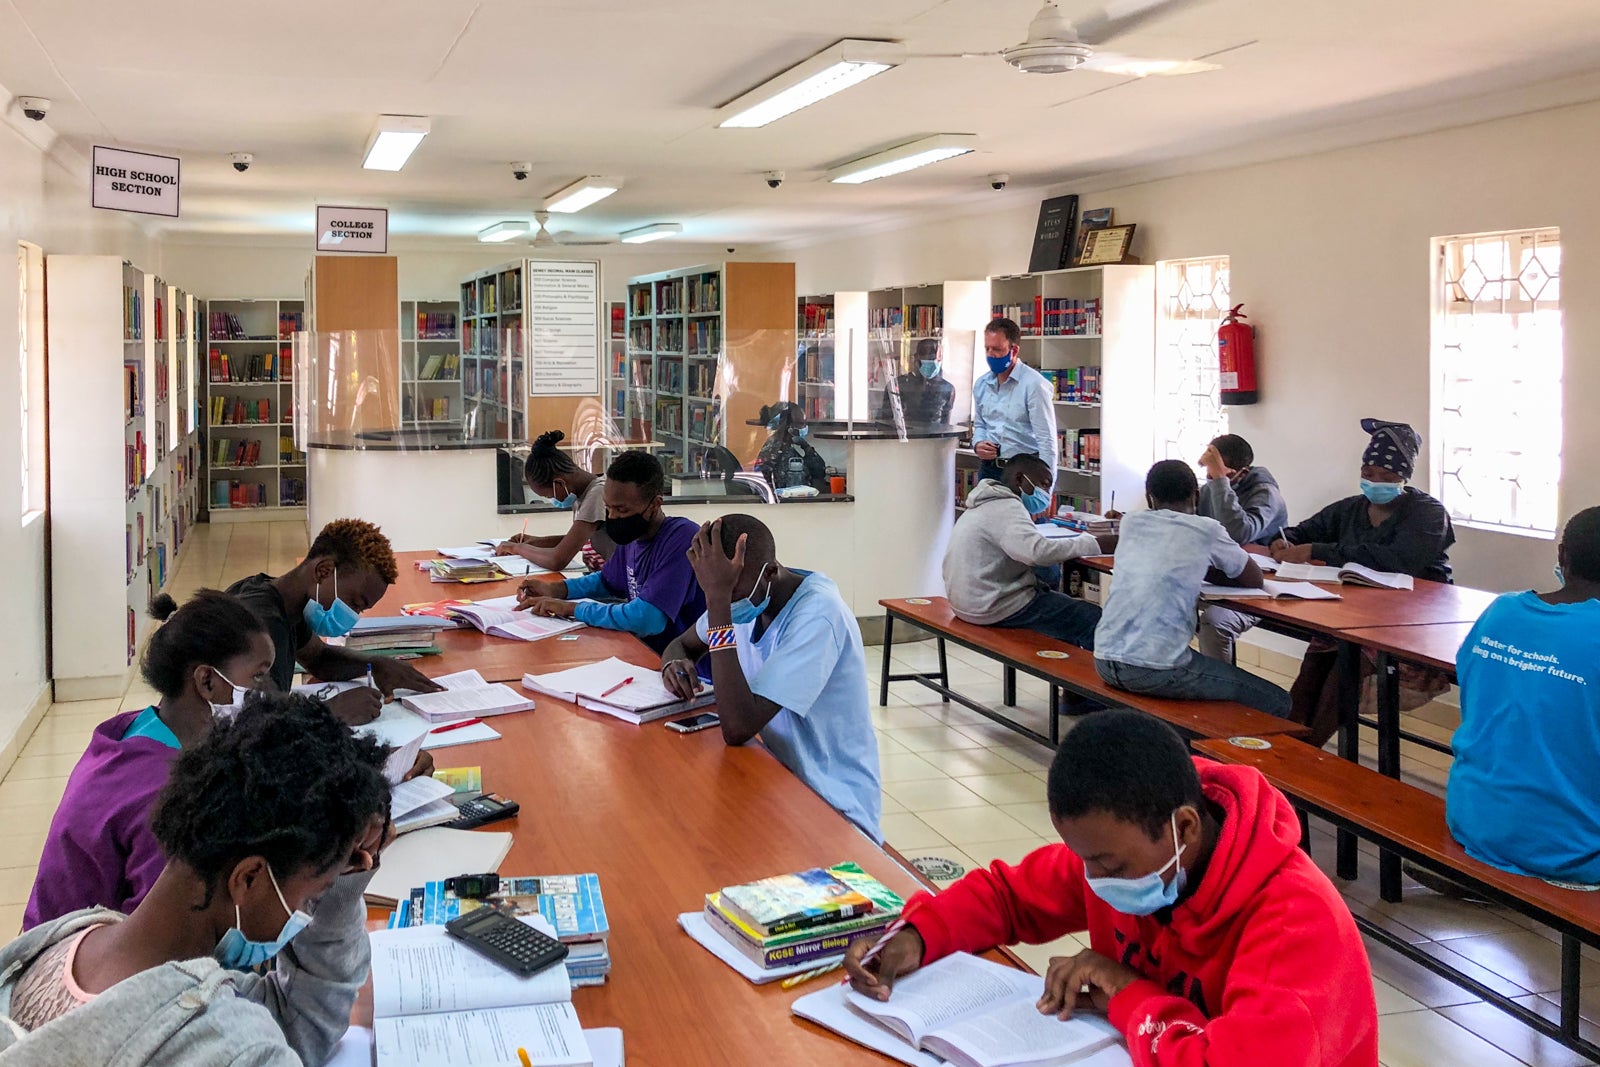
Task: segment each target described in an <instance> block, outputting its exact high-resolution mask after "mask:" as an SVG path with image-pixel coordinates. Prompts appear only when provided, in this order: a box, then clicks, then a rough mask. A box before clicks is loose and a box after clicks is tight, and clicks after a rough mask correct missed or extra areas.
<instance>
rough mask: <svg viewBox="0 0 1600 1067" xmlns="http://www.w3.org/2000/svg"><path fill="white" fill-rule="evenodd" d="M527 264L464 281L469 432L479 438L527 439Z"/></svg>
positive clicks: (464, 383)
mask: <svg viewBox="0 0 1600 1067" xmlns="http://www.w3.org/2000/svg"><path fill="white" fill-rule="evenodd" d="M525 262H526V261H525V260H513V261H511V262H510V263H502V264H500V265H499V266H496V267H491V268H489V269H488V270H484V271H479V272H477V273H476V274H473V275H471V276H469V277H468V278H466V279H465V280H463V281H462V283H461V296H460V301H459V312H460V322H461V377H462V404H463V410H464V412H465V416H466V423H465V425H466V430H467V434H468V436H470V437H473V438H476V439H479V440H500V441H526V440H527V439H528V399H527V396H526V393H527V377H526V367H525V366H524V360H525V358H526V357H525V356H524V355H523V351H524V346H525V339H526V337H527V332H528V326H527V309H526V308H525V307H524V306H523V300H522V296H523V293H524V291H525V285H524V283H525V280H526V277H525V272H524V267H523V264H524V263H525Z"/></svg>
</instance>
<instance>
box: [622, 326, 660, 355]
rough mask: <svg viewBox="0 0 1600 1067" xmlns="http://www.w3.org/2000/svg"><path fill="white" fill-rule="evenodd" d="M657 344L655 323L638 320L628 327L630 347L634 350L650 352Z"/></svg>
mask: <svg viewBox="0 0 1600 1067" xmlns="http://www.w3.org/2000/svg"><path fill="white" fill-rule="evenodd" d="M654 346H655V328H654V324H653V323H649V322H636V323H634V324H633V325H632V326H630V327H628V348H629V349H630V350H632V351H634V352H649V351H651V350H652V349H653V348H654Z"/></svg>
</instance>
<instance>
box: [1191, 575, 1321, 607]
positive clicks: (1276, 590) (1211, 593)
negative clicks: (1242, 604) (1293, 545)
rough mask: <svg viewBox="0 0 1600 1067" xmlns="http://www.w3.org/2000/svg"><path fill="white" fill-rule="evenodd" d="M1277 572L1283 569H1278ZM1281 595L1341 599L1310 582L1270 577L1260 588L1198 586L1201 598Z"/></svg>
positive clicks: (1236, 598) (1248, 598) (1247, 597)
mask: <svg viewBox="0 0 1600 1067" xmlns="http://www.w3.org/2000/svg"><path fill="white" fill-rule="evenodd" d="M1278 573H1279V574H1282V573H1283V571H1282V570H1279V571H1278ZM1281 597H1297V598H1299V599H1300V600H1341V599H1343V598H1342V597H1340V596H1339V594H1338V593H1335V592H1332V591H1331V590H1328V589H1323V588H1322V587H1320V586H1315V585H1312V584H1311V583H1310V582H1275V581H1273V580H1272V579H1271V578H1266V579H1263V580H1262V583H1261V588H1260V589H1245V588H1243V587H1241V586H1237V585H1212V584H1210V583H1209V582H1208V583H1206V584H1205V585H1202V586H1201V587H1200V598H1201V599H1202V600H1277V599H1279V598H1281Z"/></svg>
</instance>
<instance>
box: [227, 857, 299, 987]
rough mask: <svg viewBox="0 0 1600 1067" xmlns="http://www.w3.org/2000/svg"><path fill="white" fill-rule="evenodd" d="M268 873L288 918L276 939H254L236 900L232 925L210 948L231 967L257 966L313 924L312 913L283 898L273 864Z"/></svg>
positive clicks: (237, 969)
mask: <svg viewBox="0 0 1600 1067" xmlns="http://www.w3.org/2000/svg"><path fill="white" fill-rule="evenodd" d="M267 877H268V878H270V879H272V891H273V892H274V893H276V894H278V903H279V904H282V905H283V910H284V912H285V913H286V914H287V915H288V916H289V918H288V920H287V921H285V922H284V924H283V929H282V930H281V931H279V933H278V937H277V939H276V940H274V941H252V940H250V939H249V938H248V937H245V936H244V931H243V930H241V929H240V928H239V927H240V923H241V922H242V921H243V920H242V916H240V914H239V905H237V904H235V905H234V906H233V928H232V929H230V930H229V931H228V932H227V933H225V934H223V935H222V940H221V941H218V942H217V947H216V948H214V949H212V950H211V956H212V958H213V959H215V960H216V961H217V962H218V963H220V964H222V966H224V967H226V968H227V969H228V970H230V971H253V970H255V969H256V968H257V967H259V966H261V965H262V964H263V963H266V962H267V961H268V960H270V959H271V958H272V957H274V956H276V955H277V954H278V953H280V952H282V951H283V946H285V945H287V944H288V943H289V942H290V941H293V940H294V938H295V935H296V934H298V933H300V931H302V930H304V929H305V928H306V927H308V926H310V925H311V916H309V915H307V914H306V913H305V912H303V911H290V910H289V902H288V901H287V900H284V899H283V890H281V889H279V888H278V879H277V878H275V877H273V874H272V868H271V867H268V868H267Z"/></svg>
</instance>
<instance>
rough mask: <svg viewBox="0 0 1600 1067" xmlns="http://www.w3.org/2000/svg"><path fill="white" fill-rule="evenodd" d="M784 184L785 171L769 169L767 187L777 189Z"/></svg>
mask: <svg viewBox="0 0 1600 1067" xmlns="http://www.w3.org/2000/svg"><path fill="white" fill-rule="evenodd" d="M782 184H783V171H781V170H769V171H767V188H768V189H776V188H777V187H778V186H780V185H782Z"/></svg>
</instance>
